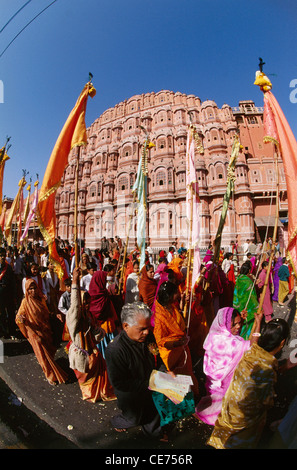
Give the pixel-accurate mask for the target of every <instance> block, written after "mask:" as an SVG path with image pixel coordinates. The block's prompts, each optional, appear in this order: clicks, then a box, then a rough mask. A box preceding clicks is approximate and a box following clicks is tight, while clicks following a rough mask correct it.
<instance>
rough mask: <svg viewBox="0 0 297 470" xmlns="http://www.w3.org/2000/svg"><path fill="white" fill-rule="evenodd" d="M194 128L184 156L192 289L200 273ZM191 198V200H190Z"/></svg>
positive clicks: (198, 201) (198, 199) (189, 136)
mask: <svg viewBox="0 0 297 470" xmlns="http://www.w3.org/2000/svg"><path fill="white" fill-rule="evenodd" d="M195 132H196V130H195V128H194V127H193V126H192V125H191V126H190V127H189V130H188V139H187V154H186V205H187V219H188V222H189V248H192V250H193V272H192V287H193V286H194V285H195V283H196V281H197V280H198V278H199V273H200V266H201V260H200V251H199V241H200V213H199V203H200V198H199V184H198V179H197V175H196V168H195ZM192 198H193V200H192ZM191 225H192V230H191Z"/></svg>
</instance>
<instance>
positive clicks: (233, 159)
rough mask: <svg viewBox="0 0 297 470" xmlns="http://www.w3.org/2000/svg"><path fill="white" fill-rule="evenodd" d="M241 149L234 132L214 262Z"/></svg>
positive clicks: (218, 249)
mask: <svg viewBox="0 0 297 470" xmlns="http://www.w3.org/2000/svg"><path fill="white" fill-rule="evenodd" d="M241 149H242V145H241V144H240V141H239V137H238V135H237V134H235V136H234V141H233V145H232V151H231V157H230V161H229V165H228V170H227V189H226V192H225V194H224V199H223V207H222V212H221V217H220V221H219V225H218V228H217V233H216V237H215V241H214V245H215V247H214V256H213V263H214V264H216V262H217V260H218V258H219V255H220V248H221V242H222V233H223V228H224V225H225V222H226V217H227V212H228V207H229V203H230V198H231V195H232V193H233V192H234V187H235V179H236V176H235V166H236V162H237V158H238V155H239V152H240V151H241Z"/></svg>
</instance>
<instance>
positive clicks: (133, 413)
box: [106, 302, 163, 439]
mask: <svg viewBox="0 0 297 470" xmlns="http://www.w3.org/2000/svg"><path fill="white" fill-rule="evenodd" d="M150 319H151V310H150V309H149V307H148V306H147V305H145V304H144V303H142V302H134V303H128V304H126V305H124V307H123V308H122V311H121V321H122V327H123V329H122V331H121V332H120V333H119V334H118V335H117V336H116V337H115V338H114V340H113V341H112V342H111V343H109V345H108V346H107V348H106V364H107V371H108V376H109V379H110V382H111V384H112V386H113V388H114V392H115V394H116V397H117V404H118V407H119V409H120V410H121V413H120V414H119V415H117V416H115V417H113V418H112V420H111V424H112V426H113V427H114V429H115V430H116V431H118V432H122V431H126V430H127V428H131V427H134V426H141V427H142V431H143V433H144V434H145V435H146V436H148V437H153V438H160V439H161V438H163V431H162V428H161V426H160V417H159V414H158V412H157V409H156V408H155V405H154V402H153V399H152V392H151V391H150V390H149V389H148V386H149V378H150V375H151V372H152V370H153V369H157V368H158V366H160V365H161V364H162V362H160V359H158V362H160V364H158V363H157V362H156V359H157V357H158V358H160V356H154V352H155V348H156V344H155V338H154V336H153V333H152V331H151V329H150Z"/></svg>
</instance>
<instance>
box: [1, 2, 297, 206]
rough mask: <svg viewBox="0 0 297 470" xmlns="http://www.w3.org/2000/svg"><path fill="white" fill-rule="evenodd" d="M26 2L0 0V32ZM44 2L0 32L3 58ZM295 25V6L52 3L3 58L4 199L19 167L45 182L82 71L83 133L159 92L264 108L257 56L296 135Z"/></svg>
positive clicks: (34, 4)
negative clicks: (126, 104) (87, 93)
mask: <svg viewBox="0 0 297 470" xmlns="http://www.w3.org/2000/svg"><path fill="white" fill-rule="evenodd" d="M25 3H26V1H25V0H0V29H2V27H3V26H4V25H5V24H6V22H7V21H8V20H9V18H10V17H11V16H12V15H13V14H15V12H16V11H17V10H18V9H19V8H21V6H22V5H24V4H25ZM50 3H51V0H31V2H30V3H29V4H28V5H27V6H26V7H25V8H24V9H23V10H22V11H21V12H20V13H19V14H18V15H17V16H16V18H15V19H14V20H13V21H11V22H10V23H9V25H8V26H7V27H6V28H5V29H4V30H3V32H2V33H1V34H0V54H1V53H2V51H3V50H4V49H5V48H6V46H7V45H8V44H9V42H10V41H11V40H12V39H13V38H14V36H15V35H16V34H18V32H19V31H20V30H21V29H22V28H23V27H24V26H25V25H26V23H28V22H29V21H30V20H31V19H32V18H33V17H34V16H35V15H37V14H38V13H39V12H40V11H41V10H42V9H43V8H45V7H46V6H47V5H49V4H50ZM296 25H297V3H296V0H291V1H289V0H279V1H274V0H262V1H261V2H259V1H254V0H244V1H243V0H237V1H233V0H142V1H140V0H126V1H124V0H57V1H56V3H54V4H53V5H52V6H51V7H50V8H48V9H47V10H46V11H45V12H44V13H43V14H42V15H41V16H39V17H38V18H37V20H35V21H34V22H33V23H32V24H31V25H30V26H29V27H28V28H27V29H25V31H24V32H23V33H22V34H21V35H20V36H19V37H18V38H17V39H16V40H15V41H14V42H13V44H12V45H11V46H10V47H9V48H8V49H7V51H6V52H5V53H4V54H3V55H2V57H1V58H0V80H1V81H2V83H3V85H4V103H0V145H1V146H2V145H3V144H4V142H5V139H6V136H11V144H12V147H11V149H10V151H9V156H10V160H9V161H8V162H7V163H6V167H5V175H4V187H3V194H4V195H6V196H8V197H12V198H14V197H15V195H16V193H17V189H18V187H17V185H18V182H19V180H20V179H21V177H22V169H26V170H27V171H29V176H28V178H29V177H30V176H31V177H32V182H35V178H36V173H38V174H39V178H40V181H42V178H43V175H44V172H45V169H46V166H47V163H48V160H49V157H50V154H51V151H52V149H53V146H54V144H55V142H56V139H57V138H58V135H59V133H60V130H61V128H62V126H63V124H64V122H65V120H66V119H67V116H68V114H69V112H70V110H71V109H72V107H73V106H74V104H75V101H76V99H77V97H78V95H79V93H80V92H81V90H82V88H83V86H84V84H85V83H86V82H87V81H88V76H89V75H88V74H89V72H92V74H93V75H94V78H93V83H94V86H95V87H96V89H97V95H96V96H95V98H94V99H89V101H88V108H87V118H86V124H87V126H88V125H90V124H91V123H92V122H93V121H94V120H95V119H96V118H97V117H99V116H100V114H101V113H102V112H103V111H105V110H106V109H107V108H110V107H113V106H114V105H115V104H117V103H119V102H120V101H123V100H125V99H128V98H130V97H131V96H133V95H135V94H141V93H147V92H152V91H154V92H158V91H160V90H162V89H166V90H172V91H174V92H177V91H179V92H182V93H193V94H195V95H196V96H198V97H199V98H200V99H201V100H202V101H203V100H206V99H212V100H214V101H215V102H216V103H217V105H218V106H222V105H223V104H224V103H228V104H229V105H230V106H237V105H238V102H239V101H240V100H244V99H252V100H254V101H255V103H256V105H257V106H262V105H263V96H262V92H261V91H260V90H259V88H258V87H256V86H254V85H253V82H254V77H255V72H256V70H257V69H258V62H259V61H258V58H259V57H262V58H263V59H264V61H265V62H266V65H265V66H264V71H265V72H266V73H267V74H271V76H270V78H271V80H272V83H273V93H274V95H275V96H276V98H277V100H278V101H279V103H280V105H281V107H282V109H283V111H284V113H285V115H286V117H287V119H288V121H289V123H290V125H291V127H292V130H293V132H294V134H295V135H296V136H297V120H296V117H297V103H292V102H291V101H290V93H292V92H293V91H294V90H293V89H292V88H290V83H291V81H292V80H294V79H296V83H297V54H296V50H297V47H296V46H297V41H296V39H297V27H296ZM273 74H274V75H273ZM295 87H296V89H297V85H295ZM295 96H297V93H296V95H295Z"/></svg>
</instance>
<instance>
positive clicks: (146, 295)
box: [138, 266, 158, 308]
mask: <svg viewBox="0 0 297 470" xmlns="http://www.w3.org/2000/svg"><path fill="white" fill-rule="evenodd" d="M140 273H141V277H140V280H139V283H138V289H139V299H140V300H141V301H142V302H144V303H145V304H146V305H148V306H149V308H152V306H153V304H154V300H155V295H156V290H157V286H158V282H157V281H156V279H150V278H149V277H148V275H147V270H146V267H145V266H143V268H142V270H141V271H140Z"/></svg>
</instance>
